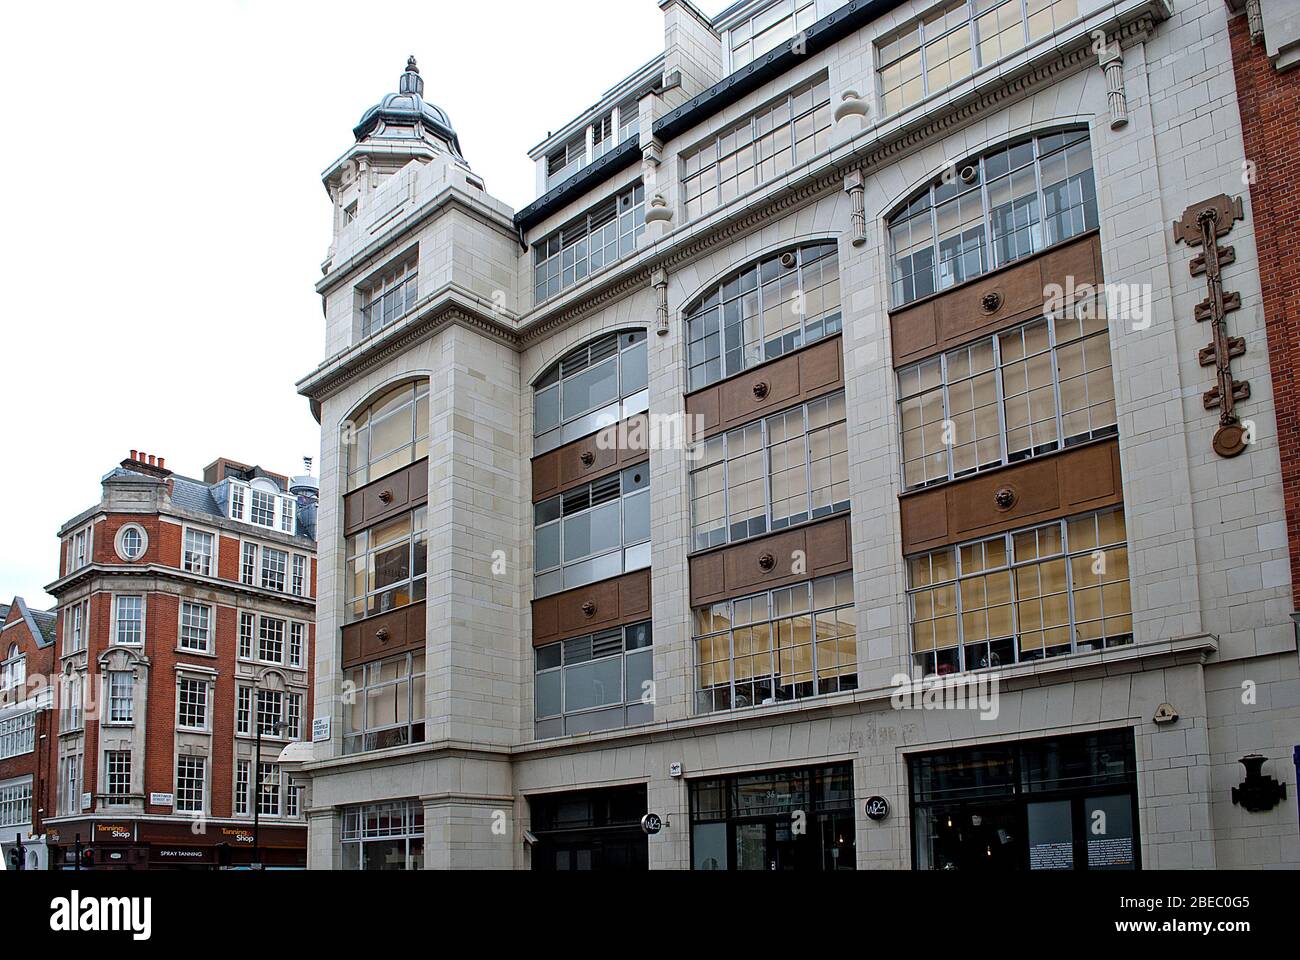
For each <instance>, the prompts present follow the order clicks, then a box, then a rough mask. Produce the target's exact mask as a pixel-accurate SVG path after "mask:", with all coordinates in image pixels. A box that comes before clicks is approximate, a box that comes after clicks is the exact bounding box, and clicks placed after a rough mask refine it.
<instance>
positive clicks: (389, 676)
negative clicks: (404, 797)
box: [343, 653, 425, 753]
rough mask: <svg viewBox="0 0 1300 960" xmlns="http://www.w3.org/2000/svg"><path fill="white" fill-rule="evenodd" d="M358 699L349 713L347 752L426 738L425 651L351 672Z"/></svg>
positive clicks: (379, 748)
mask: <svg viewBox="0 0 1300 960" xmlns="http://www.w3.org/2000/svg"><path fill="white" fill-rule="evenodd" d="M347 681H348V683H350V684H351V685H352V687H351V689H352V690H353V691H354V694H355V695H354V699H353V700H352V703H351V705H350V707H349V708H348V710H347V712H346V714H345V717H344V719H345V722H346V729H345V730H344V734H343V752H344V753H362V752H364V751H368V750H381V749H383V748H385V747H397V746H403V745H405V744H408V743H419V742H420V741H422V740H423V739H424V687H425V685H424V654H423V653H406V654H402V655H401V656H398V657H393V658H390V659H387V660H380V661H376V662H374V663H366V664H362V665H360V666H357V667H353V668H352V669H350V670H348V671H347Z"/></svg>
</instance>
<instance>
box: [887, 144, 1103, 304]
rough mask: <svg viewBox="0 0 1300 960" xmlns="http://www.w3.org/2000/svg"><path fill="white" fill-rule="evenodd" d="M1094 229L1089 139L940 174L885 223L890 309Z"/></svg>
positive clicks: (1004, 152) (1023, 148)
mask: <svg viewBox="0 0 1300 960" xmlns="http://www.w3.org/2000/svg"><path fill="white" fill-rule="evenodd" d="M1096 227H1097V188H1096V184H1095V182H1094V179H1093V171H1092V151H1091V145H1090V143H1089V140H1088V131H1087V130H1068V131H1064V132H1061V133H1052V134H1046V135H1042V136H1037V137H1031V138H1028V139H1026V140H1022V141H1019V142H1016V143H1013V144H1011V145H1009V146H1005V147H1001V148H999V149H997V150H994V151H991V152H990V153H987V154H985V155H984V156H982V157H979V158H977V159H974V160H971V161H969V162H968V163H965V164H961V165H958V166H955V167H954V168H953V169H951V170H948V171H945V173H944V174H943V176H941V177H939V178H938V179H937V180H936V181H935V182H933V183H932V184H931V185H930V186H929V187H927V188H926V189H925V191H923V192H922V193H920V194H919V195H918V196H916V197H914V198H913V199H912V200H911V201H910V202H909V203H908V204H907V205H906V206H904V207H903V208H902V209H900V210H899V211H898V212H897V213H895V214H894V216H892V217H891V218H890V219H889V237H890V245H891V249H892V257H893V267H892V278H891V281H892V298H893V303H894V306H895V307H898V306H902V305H903V304H906V303H911V302H912V301H913V300H916V299H918V298H920V297H926V296H929V295H930V294H933V293H935V292H937V291H939V290H946V289H948V288H949V287H952V286H954V285H956V284H958V283H961V282H963V281H965V280H969V279H971V278H972V277H975V276H978V275H980V274H982V273H985V272H987V271H989V270H994V269H997V268H998V267H1002V266H1005V265H1006V264H1008V263H1012V262H1014V261H1015V260H1018V259H1021V258H1023V257H1026V256H1028V255H1029V254H1032V253H1037V252H1038V251H1039V250H1042V249H1044V248H1045V247H1049V246H1052V245H1053V244H1057V243H1060V242H1062V241H1064V240H1068V239H1070V238H1071V237H1074V236H1078V235H1079V234H1081V233H1084V232H1085V231H1088V230H1093V229H1095V228H1096Z"/></svg>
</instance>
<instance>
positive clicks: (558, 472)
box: [533, 413, 650, 503]
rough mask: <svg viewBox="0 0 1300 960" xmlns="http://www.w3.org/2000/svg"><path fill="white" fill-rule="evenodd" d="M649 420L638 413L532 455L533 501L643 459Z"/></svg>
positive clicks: (645, 453) (646, 445)
mask: <svg viewBox="0 0 1300 960" xmlns="http://www.w3.org/2000/svg"><path fill="white" fill-rule="evenodd" d="M649 423H650V420H649V416H648V415H647V414H644V413H639V414H637V415H636V416H634V417H628V418H627V419H626V420H624V421H622V422H621V423H618V424H615V425H614V426H611V427H606V428H605V429H604V430H601V431H599V432H598V433H593V434H592V435H591V436H589V437H583V438H582V439H581V440H575V441H573V442H572V443H566V444H565V445H564V446H562V447H558V448H557V449H555V450H551V451H549V452H547V453H544V454H542V455H541V456H539V457H535V458H534V459H533V502H534V503H536V502H537V501H539V500H545V499H546V498H547V497H553V496H555V495H556V494H557V493H563V492H564V491H565V490H568V489H570V488H571V487H576V486H580V485H581V484H584V483H590V482H591V481H592V480H598V479H600V478H601V477H603V476H605V475H606V474H610V473H613V472H615V471H616V470H621V469H623V468H624V467H630V466H631V465H632V464H634V463H636V462H638V461H642V460H645V459H646V458H647V457H648V456H649V450H648V447H649V443H650V436H649ZM588 461H590V462H588Z"/></svg>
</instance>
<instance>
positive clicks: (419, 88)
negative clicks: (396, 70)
mask: <svg viewBox="0 0 1300 960" xmlns="http://www.w3.org/2000/svg"><path fill="white" fill-rule="evenodd" d="M397 92H398V93H402V94H406V95H407V96H410V95H412V94H414V95H415V96H417V97H422V96H424V78H423V77H421V76H420V68H419V67H417V66H416V65H415V55H414V54H412V55H411V56H409V57H407V58H406V72H405V73H403V74H402V79H401V80H400V81H398V84H397Z"/></svg>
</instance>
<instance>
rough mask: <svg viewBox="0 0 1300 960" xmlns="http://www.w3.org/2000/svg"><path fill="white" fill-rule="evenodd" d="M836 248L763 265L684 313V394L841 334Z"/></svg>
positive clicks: (783, 256)
mask: <svg viewBox="0 0 1300 960" xmlns="http://www.w3.org/2000/svg"><path fill="white" fill-rule="evenodd" d="M839 281H840V274H839V259H838V248H837V246H836V244H835V243H833V242H829V243H818V244H811V245H809V246H805V247H799V248H796V249H794V250H786V251H784V252H782V253H779V254H775V255H773V256H770V257H767V258H765V259H763V260H761V261H759V262H758V263H755V264H753V265H751V266H750V267H748V268H746V269H745V270H742V271H741V272H739V273H737V274H733V275H732V276H730V277H728V278H727V279H725V280H724V281H723V282H722V283H720V284H718V286H717V287H715V288H713V289H711V290H709V292H708V293H707V294H705V295H704V296H703V297H702V298H701V299H700V300H699V301H697V302H696V303H695V305H694V306H692V307H691V308H690V309H688V310H687V313H686V340H687V346H686V351H687V353H686V356H687V361H686V362H687V365H688V367H689V370H690V376H689V383H688V385H687V389H688V390H698V389H700V388H701V387H706V386H708V385H709V384H711V383H715V382H717V381H718V380H721V379H723V378H724V377H729V376H731V375H732V374H736V373H740V372H741V371H742V370H745V369H747V368H749V367H753V366H757V365H758V364H760V363H763V362H764V361H767V360H773V359H775V358H777V357H780V356H784V355H785V354H787V353H790V352H791V351H792V350H797V349H799V348H800V347H803V346H806V345H808V344H810V343H815V342H816V341H818V340H821V339H822V338H824V337H829V336H831V335H832V334H836V333H838V332H839V331H840V328H841V326H842V323H843V321H842V317H841V313H840V282H839Z"/></svg>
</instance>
